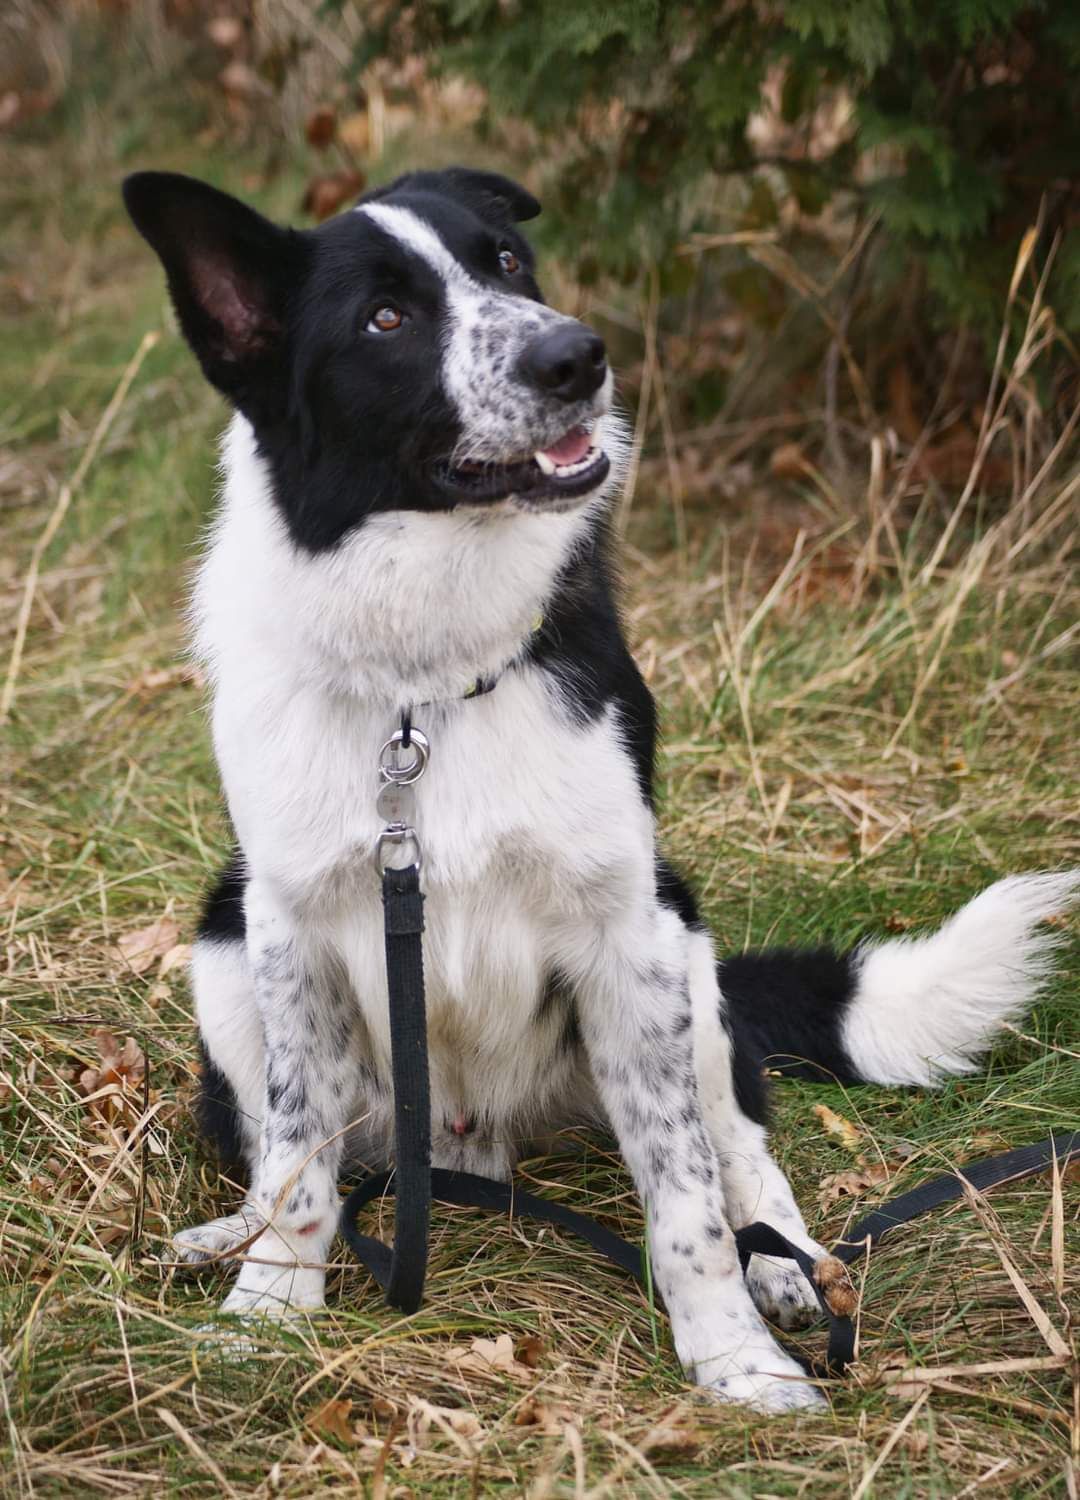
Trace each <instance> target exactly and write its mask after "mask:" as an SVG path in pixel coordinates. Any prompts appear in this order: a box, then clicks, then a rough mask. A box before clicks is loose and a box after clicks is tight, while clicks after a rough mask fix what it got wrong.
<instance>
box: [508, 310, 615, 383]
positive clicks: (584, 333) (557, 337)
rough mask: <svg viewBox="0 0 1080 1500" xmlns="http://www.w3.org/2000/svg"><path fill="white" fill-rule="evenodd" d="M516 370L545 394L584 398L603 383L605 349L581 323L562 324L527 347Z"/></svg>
mask: <svg viewBox="0 0 1080 1500" xmlns="http://www.w3.org/2000/svg"><path fill="white" fill-rule="evenodd" d="M518 370H519V372H520V373H521V375H522V376H523V377H524V378H525V379H526V380H527V381H528V382H529V384H530V385H532V386H535V387H536V389H537V390H540V391H543V392H544V394H545V395H548V396H557V397H558V398H559V400H560V401H583V400H584V399H585V397H586V396H591V395H592V393H593V391H595V390H598V389H599V387H600V386H602V385H603V383H604V377H605V376H606V375H607V350H606V349H605V348H604V341H603V339H602V338H601V337H600V336H599V334H596V333H593V331H592V329H591V328H586V327H585V325H584V324H583V323H569V324H563V325H562V326H560V327H559V328H555V329H553V330H552V331H551V332H550V333H544V334H541V335H540V337H539V338H538V339H534V340H533V342H532V343H531V344H529V345H528V346H527V347H526V349H525V351H524V353H523V354H522V356H521V358H520V360H519V361H518Z"/></svg>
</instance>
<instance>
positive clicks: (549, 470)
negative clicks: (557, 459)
mask: <svg viewBox="0 0 1080 1500" xmlns="http://www.w3.org/2000/svg"><path fill="white" fill-rule="evenodd" d="M533 458H535V460H536V463H537V466H538V468H539V469H540V471H541V473H543V474H554V472H555V470H556V469H557V468H558V464H555V463H552V461H551V459H550V458H548V456H547V454H546V453H541V452H539V451H537V452H536V453H534V454H533Z"/></svg>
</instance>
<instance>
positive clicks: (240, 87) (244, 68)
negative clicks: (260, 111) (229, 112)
mask: <svg viewBox="0 0 1080 1500" xmlns="http://www.w3.org/2000/svg"><path fill="white" fill-rule="evenodd" d="M218 82H219V83H220V84H221V87H222V88H223V89H224V90H225V92H226V93H227V94H230V95H231V96H232V97H233V98H234V99H256V98H259V97H261V96H263V95H266V94H269V93H270V91H271V90H270V85H269V84H268V83H266V82H265V81H264V80H263V79H261V78H260V77H259V75H258V73H256V71H255V69H254V68H253V67H251V66H250V64H248V63H246V62H241V61H240V59H239V58H238V57H237V58H234V59H233V61H232V62H231V63H230V64H229V66H228V67H227V68H223V69H222V70H221V72H220V73H219V74H218Z"/></svg>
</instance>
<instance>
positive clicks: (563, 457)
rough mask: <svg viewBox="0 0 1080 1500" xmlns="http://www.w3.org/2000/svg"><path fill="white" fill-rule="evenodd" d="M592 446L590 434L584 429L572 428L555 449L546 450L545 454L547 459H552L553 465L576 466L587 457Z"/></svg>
mask: <svg viewBox="0 0 1080 1500" xmlns="http://www.w3.org/2000/svg"><path fill="white" fill-rule="evenodd" d="M590 446H591V443H590V439H589V434H588V433H587V432H586V431H585V429H584V427H572V428H571V429H570V431H569V432H568V433H567V434H566V436H565V437H564V438H560V439H559V441H558V442H557V443H556V444H555V446H554V447H553V448H545V449H544V450H543V454H544V457H545V458H550V459H551V462H552V463H553V464H560V465H561V464H576V463H577V462H578V461H579V459H582V458H584V457H585V455H586V453H588V451H589V448H590Z"/></svg>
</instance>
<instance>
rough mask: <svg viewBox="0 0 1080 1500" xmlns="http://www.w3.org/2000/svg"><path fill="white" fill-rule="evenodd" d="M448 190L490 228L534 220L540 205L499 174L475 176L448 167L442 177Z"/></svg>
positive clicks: (456, 168)
mask: <svg viewBox="0 0 1080 1500" xmlns="http://www.w3.org/2000/svg"><path fill="white" fill-rule="evenodd" d="M441 176H443V177H445V178H446V180H447V181H448V182H449V184H450V186H451V190H452V191H453V192H454V193H456V194H458V195H459V196H460V197H462V198H464V200H465V202H466V203H467V204H468V205H469V207H470V208H471V209H472V210H473V211H474V213H478V214H479V215H480V217H481V218H482V219H487V220H489V222H491V223H493V224H520V223H521V222H522V221H523V220H525V219H535V218H536V216H537V214H538V213H539V212H540V203H539V201H538V199H536V198H534V197H533V195H532V194H531V193H528V192H526V191H525V189H524V188H523V187H520V186H519V185H518V184H517V183H516V182H512V181H511V180H510V178H509V177H502V176H501V175H500V174H499V173H498V172H474V171H473V170H472V168H471V167H447V169H446V170H445V172H443V173H441Z"/></svg>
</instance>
